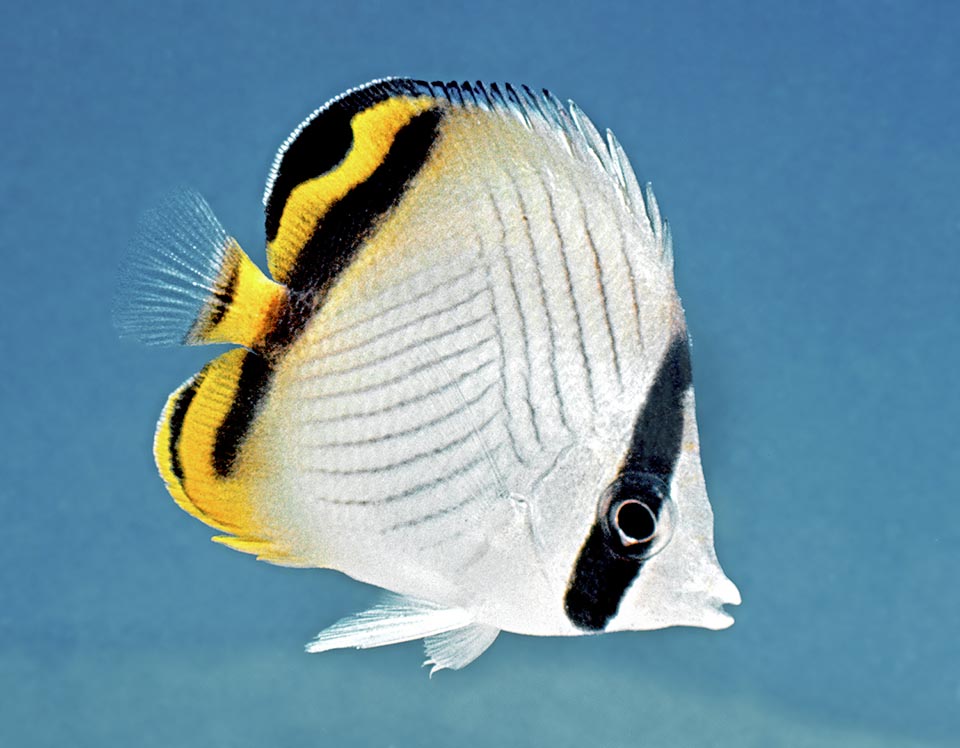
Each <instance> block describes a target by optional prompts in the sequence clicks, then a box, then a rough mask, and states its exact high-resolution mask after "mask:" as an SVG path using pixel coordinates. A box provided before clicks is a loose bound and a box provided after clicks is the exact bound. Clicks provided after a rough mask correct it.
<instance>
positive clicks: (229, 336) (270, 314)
mask: <svg viewBox="0 0 960 748" xmlns="http://www.w3.org/2000/svg"><path fill="white" fill-rule="evenodd" d="M287 297H288V292H287V289H286V288H285V287H284V286H282V285H280V284H279V283H276V282H274V281H272V280H270V279H269V278H268V277H267V276H266V275H264V274H263V272H262V271H261V270H260V268H258V267H257V266H256V265H255V264H254V263H253V261H252V260H251V259H250V258H249V257H247V255H246V253H245V252H244V251H243V250H242V249H241V248H240V245H239V244H237V242H236V240H235V239H233V237H227V244H226V246H225V247H224V251H223V259H222V262H221V265H220V268H219V272H218V275H217V279H216V283H215V286H214V288H213V289H211V294H210V296H209V297H208V298H207V301H206V302H205V304H204V306H203V309H202V310H201V311H200V314H199V315H198V317H197V320H196V322H195V323H194V325H193V327H192V328H191V330H190V333H189V335H188V338H187V342H189V343H193V344H195V343H235V344H237V345H242V346H246V347H247V348H257V347H258V346H259V345H260V343H262V341H263V339H264V337H265V336H266V335H267V334H268V333H269V332H270V331H271V330H272V329H273V328H274V326H275V324H276V321H277V318H278V317H279V315H280V311H281V307H282V306H283V304H284V303H286V301H287Z"/></svg>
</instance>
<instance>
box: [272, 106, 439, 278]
mask: <svg viewBox="0 0 960 748" xmlns="http://www.w3.org/2000/svg"><path fill="white" fill-rule="evenodd" d="M437 105H438V104H437V101H436V99H433V98H431V97H429V96H421V97H408V96H399V97H394V98H390V99H387V100H385V101H381V102H380V103H378V104H375V105H374V106H372V107H370V108H369V109H364V110H363V111H361V112H358V113H357V114H355V115H354V116H353V118H352V119H351V120H350V127H351V130H352V132H353V144H352V145H351V147H350V150H349V152H348V153H347V155H346V157H345V158H344V159H343V161H341V162H340V164H339V165H338V166H337V167H336V168H334V169H333V170H331V171H329V172H327V173H325V174H322V175H320V176H318V177H316V178H314V179H309V180H307V181H305V182H301V183H300V184H299V185H297V186H296V187H295V188H294V189H293V190H291V192H290V195H289V197H288V198H287V201H286V203H285V204H284V206H283V212H282V213H281V217H280V226H279V229H278V230H277V234H276V236H275V237H274V239H273V241H272V242H270V244H269V246H268V253H267V261H268V265H269V268H270V273H271V274H272V275H273V277H274V278H276V279H277V280H278V281H280V282H281V283H282V282H285V280H286V278H287V276H288V274H289V273H290V271H291V269H292V268H293V266H294V264H295V263H296V261H297V257H298V256H299V254H300V252H301V251H302V250H303V248H304V246H305V245H306V244H307V242H308V241H309V239H310V237H311V236H312V235H313V233H314V231H315V230H316V228H317V225H318V224H319V222H320V220H321V219H322V217H323V215H324V214H325V213H326V212H327V211H328V210H329V209H330V207H331V206H332V205H333V204H334V203H336V202H337V201H338V200H340V199H341V198H342V197H344V196H345V195H346V194H347V193H348V192H350V190H352V189H353V188H354V187H356V186H357V185H359V184H361V183H362V182H364V181H366V180H367V179H369V178H370V176H371V175H372V174H373V173H374V171H376V169H377V167H378V166H380V164H381V163H383V160H384V159H385V158H386V156H387V154H388V153H389V152H390V147H391V146H392V145H393V142H394V138H395V137H396V135H397V133H398V132H399V131H400V130H401V129H402V128H403V127H404V126H405V125H406V124H408V123H409V122H410V121H411V120H412V119H413V118H414V117H415V116H416V115H418V114H420V113H421V112H424V111H426V110H428V109H431V108H433V107H435V106H437Z"/></svg>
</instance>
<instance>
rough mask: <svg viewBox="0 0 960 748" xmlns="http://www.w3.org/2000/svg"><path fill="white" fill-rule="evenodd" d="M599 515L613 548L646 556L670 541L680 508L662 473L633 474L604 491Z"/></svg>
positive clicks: (634, 555)
mask: <svg viewBox="0 0 960 748" xmlns="http://www.w3.org/2000/svg"><path fill="white" fill-rule="evenodd" d="M598 514H599V519H600V522H601V525H602V526H603V529H604V533H605V535H606V537H607V542H608V543H609V545H610V547H611V550H613V551H614V552H615V553H617V554H618V555H621V556H629V557H630V558H638V559H645V558H650V557H651V556H653V555H655V554H657V553H659V552H660V551H661V550H663V549H664V547H666V545H667V543H668V542H669V541H670V537H671V535H672V534H673V525H674V518H675V514H676V510H675V508H674V506H673V501H672V499H671V498H670V492H669V489H668V488H667V485H666V483H664V481H663V480H662V479H661V478H660V477H659V476H656V475H653V474H651V473H630V474H626V475H623V476H621V477H620V478H618V479H617V480H616V481H614V482H613V483H612V484H611V485H610V486H609V487H608V488H607V490H606V491H604V492H603V496H601V499H600V506H599V507H598Z"/></svg>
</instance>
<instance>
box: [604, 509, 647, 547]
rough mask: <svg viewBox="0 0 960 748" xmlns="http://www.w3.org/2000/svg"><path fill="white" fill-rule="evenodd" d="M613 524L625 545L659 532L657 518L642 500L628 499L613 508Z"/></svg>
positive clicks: (641, 541) (640, 541)
mask: <svg viewBox="0 0 960 748" xmlns="http://www.w3.org/2000/svg"><path fill="white" fill-rule="evenodd" d="M613 526H614V527H615V528H616V530H617V532H618V533H620V541H621V542H622V543H623V544H624V545H634V544H636V543H644V542H646V541H648V540H650V539H652V538H653V536H654V535H655V534H656V532H657V518H656V517H655V516H654V514H653V510H652V509H651V508H650V507H648V506H647V505H646V504H644V503H643V502H642V501H638V500H637V499H626V500H624V501H621V502H619V503H618V504H617V505H616V506H615V507H614V509H613Z"/></svg>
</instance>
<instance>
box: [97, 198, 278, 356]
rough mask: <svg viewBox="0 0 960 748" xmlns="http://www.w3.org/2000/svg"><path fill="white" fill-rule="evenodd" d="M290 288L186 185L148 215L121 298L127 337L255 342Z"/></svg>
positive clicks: (117, 308)
mask: <svg viewBox="0 0 960 748" xmlns="http://www.w3.org/2000/svg"><path fill="white" fill-rule="evenodd" d="M286 296H287V294H286V289H284V288H283V287H282V286H281V285H279V284H277V283H274V282H273V281H271V280H269V279H268V278H267V277H266V276H264V275H263V273H262V272H261V271H260V269H259V268H258V267H257V266H256V265H255V264H254V263H253V262H252V261H251V260H250V258H249V257H247V255H246V253H244V251H243V250H242V249H241V248H240V246H239V245H238V244H237V242H236V240H235V239H233V237H231V236H228V235H227V232H226V231H225V230H224V228H223V226H222V225H221V224H220V222H219V221H218V220H217V217H216V216H215V215H214V213H213V210H212V209H211V208H210V206H209V205H208V204H207V202H206V201H205V200H204V199H203V198H202V197H201V196H200V195H199V194H198V193H197V192H195V191H193V190H190V189H184V190H180V191H178V192H175V193H173V194H171V195H170V196H168V197H167V198H166V199H165V200H164V201H162V202H161V204H160V205H159V206H158V207H157V208H155V209H154V210H152V211H149V212H148V213H146V214H145V215H144V217H143V218H142V219H141V222H140V227H139V230H138V232H137V235H136V237H135V239H134V242H133V248H132V250H131V252H130V254H129V255H128V257H127V259H126V261H125V263H124V264H123V266H122V268H121V278H120V284H119V290H118V294H117V298H116V301H115V303H114V322H115V324H116V327H117V328H118V329H119V331H120V334H121V335H122V336H125V337H131V338H135V339H137V340H139V341H141V342H143V343H146V344H148V345H178V344H184V345H197V344H201V343H236V344H238V345H244V346H247V347H255V346H256V345H257V343H258V342H259V341H260V340H261V339H262V338H263V337H264V335H265V334H266V333H267V332H268V331H269V329H270V328H272V326H273V324H274V323H275V321H276V318H277V317H278V315H279V311H280V306H281V304H282V303H283V302H284V301H285V299H286Z"/></svg>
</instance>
